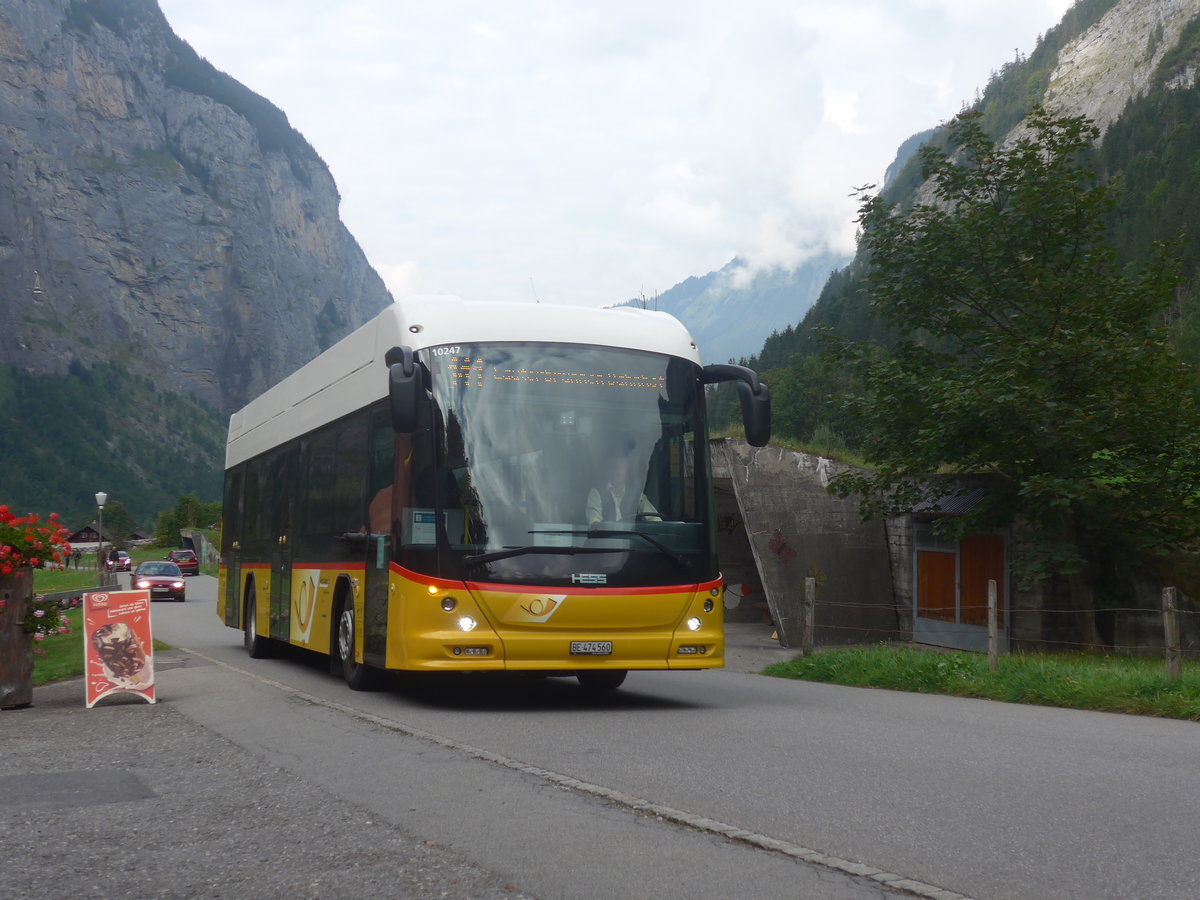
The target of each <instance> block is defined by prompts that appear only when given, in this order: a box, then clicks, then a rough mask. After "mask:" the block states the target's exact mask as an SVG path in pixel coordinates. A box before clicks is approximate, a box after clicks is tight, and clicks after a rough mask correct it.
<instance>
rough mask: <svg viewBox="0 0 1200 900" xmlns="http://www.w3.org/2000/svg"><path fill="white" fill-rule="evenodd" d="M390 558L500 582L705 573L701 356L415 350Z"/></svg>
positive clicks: (534, 347)
mask: <svg viewBox="0 0 1200 900" xmlns="http://www.w3.org/2000/svg"><path fill="white" fill-rule="evenodd" d="M421 359H422V362H423V363H424V364H425V365H426V366H427V368H428V370H429V373H430V380H431V384H432V388H433V399H432V403H431V404H429V408H428V410H427V411H426V413H425V415H424V416H423V418H424V419H425V421H426V424H427V427H425V428H422V429H421V430H419V431H418V432H417V433H416V434H414V435H413V436H412V444H411V448H410V453H411V455H410V460H411V463H410V467H409V471H410V473H411V474H410V479H409V481H410V490H409V492H408V493H409V497H410V501H409V505H408V508H407V509H405V511H404V514H403V516H402V517H401V519H400V522H399V526H400V534H399V541H398V548H399V551H400V552H399V559H400V562H401V563H402V564H404V565H406V566H407V567H409V568H411V569H414V570H416V571H422V572H426V573H429V574H436V575H438V576H440V577H448V578H456V579H457V578H461V579H464V580H467V581H483V582H495V583H501V584H528V585H546V586H554V585H562V586H574V587H580V586H591V587H598V588H599V587H605V586H610V587H631V586H654V585H679V584H687V583H696V582H700V581H704V580H709V579H711V578H714V577H715V576H716V561H715V557H714V553H713V539H712V534H711V529H710V522H711V516H710V515H709V510H708V504H709V502H710V500H709V485H708V482H707V476H706V473H707V471H708V461H707V453H708V446H707V440H706V438H705V432H704V418H703V417H704V402H703V389H702V387H701V386H700V384H699V379H698V375H699V369H698V367H697V366H696V365H695V364H694V363H692V362H690V361H687V360H684V359H679V358H676V357H671V356H664V355H660V354H654V353H647V352H641V351H633V350H622V349H615V348H607V347H588V346H580V345H574V344H533V343H522V344H514V343H504V344H456V345H446V346H439V347H432V348H429V349H427V350H425V351H423V352H422V353H421Z"/></svg>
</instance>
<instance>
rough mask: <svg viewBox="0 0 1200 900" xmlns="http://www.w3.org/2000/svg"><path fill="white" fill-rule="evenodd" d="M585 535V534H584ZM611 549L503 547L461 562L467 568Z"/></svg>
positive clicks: (567, 532)
mask: <svg viewBox="0 0 1200 900" xmlns="http://www.w3.org/2000/svg"><path fill="white" fill-rule="evenodd" d="M530 533H531V534H571V532H569V531H545V532H530ZM585 533H586V532H585ZM612 552H613V550H612V548H611V547H546V546H543V545H541V544H539V545H537V546H536V547H505V548H504V549H503V550H493V551H492V552H491V553H476V554H475V555H473V556H464V557H463V562H465V563H466V564H467V565H469V566H476V565H482V564H483V563H490V562H493V561H495V560H497V559H509V558H511V557H514V556H525V555H526V554H529V553H555V554H562V553H565V554H568V555H573V554H576V553H612Z"/></svg>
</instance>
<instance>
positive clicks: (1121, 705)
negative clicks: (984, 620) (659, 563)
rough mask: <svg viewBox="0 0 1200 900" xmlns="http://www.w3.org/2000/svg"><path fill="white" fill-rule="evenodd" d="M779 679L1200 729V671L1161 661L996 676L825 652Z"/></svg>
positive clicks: (1044, 662) (981, 659)
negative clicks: (1171, 671)
mask: <svg viewBox="0 0 1200 900" xmlns="http://www.w3.org/2000/svg"><path fill="white" fill-rule="evenodd" d="M764 673H765V674H767V675H772V676H775V677H778V678H798V679H803V680H805V681H823V682H826V683H829V684H845V685H850V686H853V687H873V688H886V689H888V690H895V691H915V692H918V693H923V694H949V695H951V696H955V697H980V698H984V699H987V700H1002V701H1005V702H1008V703H1028V704H1034V705H1038V706H1059V707H1067V708H1070V709H1090V710H1097V711H1100V712H1116V713H1132V714H1135V715H1141V716H1161V717H1164V718H1171V719H1188V720H1190V721H1193V722H1200V667H1198V666H1196V665H1194V664H1193V665H1191V666H1190V667H1189V666H1187V665H1186V664H1185V666H1184V669H1183V677H1182V678H1181V679H1180V680H1179V681H1176V682H1171V681H1168V680H1167V676H1166V666H1165V664H1164V662H1163V661H1162V660H1161V659H1141V658H1133V657H1125V656H1119V657H1114V656H1100V655H1086V654H1079V655H1076V654H1070V655H1067V654H1063V655H1050V654H1047V655H1043V654H1020V653H1018V654H1011V655H1008V656H1002V657H1001V658H1000V660H999V662H998V665H997V667H996V671H995V672H991V671H989V670H988V664H987V657H986V656H984V655H982V654H975V653H958V652H952V653H940V652H931V651H928V650H914V649H910V648H905V647H890V646H887V645H883V646H880V647H871V648H847V649H835V650H823V651H821V652H820V653H817V654H814V655H813V656H810V657H798V658H797V659H795V660H792V661H791V662H786V663H776V664H774V665H771V666H768V667H767V668H766V669H765V670H764Z"/></svg>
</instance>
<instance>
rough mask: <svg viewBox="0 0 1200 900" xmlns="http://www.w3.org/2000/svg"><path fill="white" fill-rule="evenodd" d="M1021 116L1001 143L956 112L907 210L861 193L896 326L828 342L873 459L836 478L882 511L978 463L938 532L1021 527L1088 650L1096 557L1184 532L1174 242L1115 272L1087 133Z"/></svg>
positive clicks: (951, 483)
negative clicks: (1012, 137)
mask: <svg viewBox="0 0 1200 900" xmlns="http://www.w3.org/2000/svg"><path fill="white" fill-rule="evenodd" d="M1028 126H1029V127H1028V130H1027V131H1026V132H1025V133H1024V136H1023V137H1021V138H1019V139H1018V140H1016V141H1015V142H1014V143H1012V144H1010V145H1004V146H1001V145H997V144H995V143H993V142H992V141H991V140H990V139H989V138H988V137H987V135H986V134H985V133H984V131H983V129H982V127H981V125H980V121H979V116H978V114H977V113H974V112H966V113H963V114H962V115H960V116H959V117H957V118H956V119H955V120H954V121H953V122H952V123H951V125H950V128H949V136H950V147H951V148H952V149H951V151H950V152H949V153H947V152H946V151H945V150H939V149H937V148H926V149H925V150H923V151H922V156H923V171H924V175H925V177H926V178H928V179H930V181H929V184H928V188H929V189H931V193H930V194H928V195H926V198H927V199H925V200H923V201H921V202H918V203H916V204H914V205H913V206H912V207H911V208H910V209H908V210H907V211H903V212H901V211H897V210H896V209H895V208H893V207H892V206H891V205H890V204H889V203H887V202H886V201H884V200H883V199H881V198H880V197H879V196H878V195H875V196H872V195H870V194H869V193H866V192H864V193H863V194H862V195H861V197H860V200H861V206H860V209H859V213H860V219H859V222H860V225H861V226H862V238H861V240H862V248H863V249H864V250H865V252H866V253H867V256H868V259H869V263H870V273H869V276H868V286H869V291H870V295H871V300H872V303H873V306H874V310H875V311H876V312H877V314H879V315H880V316H882V317H883V318H884V319H885V320H887V321H888V322H889V323H891V324H892V325H893V326H894V327H895V328H896V329H897V330H898V332H899V334H900V339H899V340H898V341H896V342H895V343H894V344H893V345H891V346H889V347H886V348H884V347H881V346H879V345H876V344H864V343H858V344H845V345H843V346H842V348H841V352H842V353H843V354H844V356H845V357H846V358H847V359H849V360H850V361H851V364H852V366H853V370H854V372H855V374H856V376H857V381H856V384H857V389H856V391H855V392H854V393H853V394H852V396H851V397H850V400H849V406H850V407H851V409H852V412H853V413H854V414H855V416H856V418H858V420H859V421H860V422H861V427H862V431H861V432H860V435H861V436H862V439H863V450H864V454H865V456H866V457H867V458H868V459H871V460H874V461H876V462H877V463H878V468H877V469H876V470H874V471H870V472H866V473H860V474H853V473H851V474H847V475H845V476H843V477H842V478H840V479H838V480H837V482H836V483H835V485H834V490H836V491H837V492H838V493H839V494H841V495H842V496H848V495H851V494H857V495H859V496H860V498H861V502H862V511H863V513H864V515H867V516H880V515H889V514H897V513H901V512H904V511H907V510H909V509H912V507H913V504H914V503H915V502H917V501H918V500H922V499H923V500H926V501H930V500H932V501H933V502H937V501H938V500H944V499H946V498H947V497H948V496H950V495H953V494H955V493H961V492H962V490H963V487H962V486H963V481H962V479H961V478H960V479H938V478H931V476H933V475H934V474H935V473H948V474H954V475H958V476H975V475H980V474H987V475H988V476H990V477H989V479H988V485H989V489H988V492H987V497H986V499H985V500H984V502H982V503H981V504H980V505H978V506H977V507H976V508H975V509H974V510H972V511H971V512H970V513H968V514H967V515H965V516H963V517H961V518H953V519H947V520H945V521H944V522H943V523H942V526H941V528H942V531H943V532H944V533H948V534H950V535H952V536H961V535H964V534H968V533H973V532H974V533H977V532H981V531H988V530H992V529H994V528H996V527H1000V526H1003V525H1007V524H1010V523H1011V522H1013V521H1014V520H1016V519H1018V518H1019V519H1020V520H1022V521H1023V522H1025V523H1027V524H1028V525H1029V526H1031V527H1032V529H1033V533H1034V536H1035V540H1034V544H1033V549H1032V552H1030V553H1028V554H1022V556H1023V561H1022V566H1021V569H1020V571H1019V572H1018V574H1020V575H1024V576H1026V577H1027V578H1028V579H1032V580H1046V579H1057V578H1064V579H1066V584H1067V587H1068V593H1069V596H1070V599H1071V601H1072V605H1073V608H1074V609H1075V610H1076V612H1077V614H1078V615H1077V628H1078V631H1079V637H1080V639H1081V640H1083V641H1085V642H1086V643H1097V642H1098V637H1097V633H1096V631H1095V625H1094V620H1093V619H1092V617H1091V612H1092V610H1093V609H1094V584H1093V580H1092V578H1091V577H1090V574H1089V573H1090V570H1093V569H1094V568H1095V566H1094V565H1092V564H1093V563H1096V562H1097V561H1098V556H1100V555H1103V554H1108V553H1113V552H1122V553H1132V554H1134V555H1136V556H1137V557H1138V558H1140V559H1142V560H1145V559H1146V557H1147V555H1153V554H1164V553H1168V552H1171V551H1176V550H1178V549H1180V548H1181V547H1182V548H1187V547H1194V546H1195V544H1196V541H1197V537H1198V533H1200V515H1198V512H1200V510H1198V509H1197V507H1198V505H1200V452H1198V451H1200V417H1198V415H1197V402H1196V400H1197V398H1196V396H1195V393H1194V381H1193V376H1192V373H1191V371H1190V370H1189V368H1188V367H1187V366H1186V365H1185V364H1183V363H1182V362H1181V361H1180V360H1179V358H1178V356H1177V354H1176V352H1175V351H1174V349H1173V348H1172V344H1171V342H1170V340H1169V334H1168V331H1167V328H1166V327H1165V324H1164V323H1165V322H1166V313H1167V310H1168V308H1169V307H1170V304H1171V302H1172V299H1173V296H1174V291H1175V288H1176V286H1177V282H1178V274H1177V272H1178V269H1177V265H1176V264H1175V260H1174V255H1173V253H1172V252H1171V250H1170V248H1166V247H1159V248H1158V250H1157V252H1155V253H1154V254H1153V255H1152V256H1151V257H1150V258H1149V261H1148V262H1147V263H1146V264H1145V265H1143V266H1141V267H1139V268H1137V269H1133V268H1130V269H1127V270H1122V269H1121V268H1120V267H1119V266H1118V264H1117V262H1116V257H1115V255H1114V252H1113V250H1112V248H1111V247H1110V246H1109V243H1108V241H1107V238H1106V231H1105V216H1106V214H1107V213H1108V212H1109V210H1110V209H1111V208H1112V205H1113V202H1114V185H1113V184H1112V183H1110V182H1106V181H1101V180H1098V179H1097V178H1096V177H1095V175H1094V173H1093V169H1092V167H1091V165H1090V163H1089V159H1090V154H1091V146H1092V144H1093V142H1094V141H1095V139H1096V137H1097V129H1096V128H1095V127H1094V126H1093V125H1092V124H1091V123H1090V122H1089V121H1088V120H1086V119H1084V118H1075V117H1063V118H1053V117H1051V116H1050V115H1049V114H1047V113H1046V112H1045V111H1044V110H1041V109H1037V110H1035V111H1034V113H1033V114H1032V115H1031V116H1030V119H1029V121H1028Z"/></svg>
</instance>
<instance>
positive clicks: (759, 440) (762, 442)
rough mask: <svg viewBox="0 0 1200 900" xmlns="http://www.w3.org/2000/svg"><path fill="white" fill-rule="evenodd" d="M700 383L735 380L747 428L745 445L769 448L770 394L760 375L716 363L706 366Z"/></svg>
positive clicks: (744, 369)
mask: <svg viewBox="0 0 1200 900" xmlns="http://www.w3.org/2000/svg"><path fill="white" fill-rule="evenodd" d="M700 381H701V382H702V383H703V384H716V383H717V382H719V381H736V382H737V383H738V385H737V392H738V400H739V401H740V402H741V404H742V425H743V426H744V427H745V429H746V442H747V443H748V444H750V446H751V447H765V446H766V445H767V441H769V440H770V439H771V392H770V391H769V390H768V389H767V386H766V385H765V384H763V383H762V382H761V381H759V380H758V375H757V373H755V371H754V370H753V369H748V368H746V367H745V366H734V365H726V364H723V363H715V364H713V365H711V366H705V367H704V370H703V374H702V375H701V378H700Z"/></svg>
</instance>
